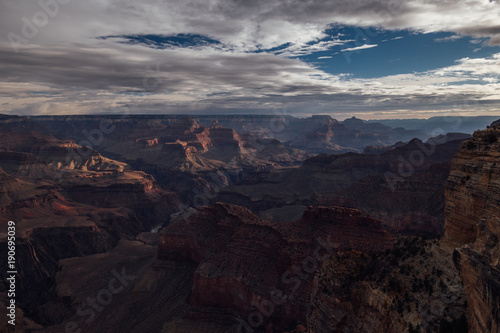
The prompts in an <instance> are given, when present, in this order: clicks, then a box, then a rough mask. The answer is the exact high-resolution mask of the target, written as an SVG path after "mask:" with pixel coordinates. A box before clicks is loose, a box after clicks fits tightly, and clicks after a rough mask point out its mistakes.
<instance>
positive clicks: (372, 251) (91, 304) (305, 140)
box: [0, 115, 500, 333]
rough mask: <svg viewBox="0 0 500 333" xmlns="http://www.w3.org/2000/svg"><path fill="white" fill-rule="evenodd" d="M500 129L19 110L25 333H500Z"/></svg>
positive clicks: (10, 147)
mask: <svg viewBox="0 0 500 333" xmlns="http://www.w3.org/2000/svg"><path fill="white" fill-rule="evenodd" d="M499 125H500V123H498V122H494V123H492V124H491V125H490V126H489V127H488V128H486V129H484V130H481V131H476V132H475V133H474V134H473V136H472V137H471V136H470V135H468V134H463V133H448V134H440V135H438V136H431V135H430V133H426V132H425V131H424V130H422V129H412V130H405V129H401V128H391V127H389V126H387V125H382V124H378V123H374V122H365V121H362V120H359V119H356V118H350V119H346V120H344V121H337V120H335V119H333V118H331V117H329V116H313V117H311V118H306V119H298V118H294V117H290V116H284V115H272V116H191V117H184V116H183V117H180V116H164V115H162V116H133V115H132V116H123V117H122V116H60V117H58V116H41V117H29V118H28V117H6V116H3V117H0V190H1V191H0V211H1V218H2V220H1V221H0V224H1V225H2V226H4V225H5V224H6V223H7V221H9V220H13V221H15V222H16V236H17V241H16V246H17V248H16V253H17V260H18V268H17V269H18V283H19V285H18V286H19V294H18V296H17V299H18V306H19V308H18V310H19V311H18V312H17V322H18V324H19V326H18V328H19V329H21V330H24V331H26V332H54V333H55V332H62V331H64V332H67V331H75V332H76V331H78V330H81V331H91V332H144V331H147V332H165V333H166V332H200V333H201V332H207V333H208V332H213V333H217V332H266V333H267V332H269V333H270V332H309V333H313V332H328V331H338V332H425V331H432V332H467V331H470V332H498V331H499V320H498V318H499V312H498V311H499V308H500V304H499V299H500V292H499V290H500V283H499V281H500V273H499V262H498V258H499V254H500V247H499V246H500V245H499V242H498V237H500V234H499V230H500V220H499V218H500V211H499V209H500V208H499V207H500V187H499V186H498V180H499V179H500V178H499V173H500V171H499V167H498V165H497V162H498V159H499V157H500V142H499V141H500V140H499V137H500V126H499ZM416 137H418V139H417V138H416ZM5 242H6V235H5V234H1V235H0V243H2V244H0V245H1V246H2V247H1V249H2V250H0V255H1V258H0V265H2V266H6V262H5V258H6V257H7V256H6V253H4V251H5V248H6V246H5ZM2 278H3V279H4V278H5V277H4V276H2ZM2 288H3V289H0V299H1V300H2V302H4V303H5V302H6V301H7V296H6V289H5V286H3V287H2ZM3 311H5V307H2V310H1V311H0V315H5V313H4V312H3ZM1 329H6V327H2V328H0V330H1Z"/></svg>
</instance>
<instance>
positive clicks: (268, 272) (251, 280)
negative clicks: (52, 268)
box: [158, 203, 393, 331]
mask: <svg viewBox="0 0 500 333" xmlns="http://www.w3.org/2000/svg"><path fill="white" fill-rule="evenodd" d="M392 242H393V236H392V235H390V234H389V233H387V232H386V231H384V230H383V229H382V227H381V224H380V221H377V220H374V219H371V218H368V217H366V216H363V215H362V214H361V212H360V211H358V210H355V209H345V208H339V207H337V208H326V207H318V208H316V209H313V208H312V207H311V208H309V209H307V210H306V211H305V212H304V214H303V217H302V218H301V219H299V220H297V221H295V222H292V223H288V224H282V223H277V222H274V221H270V220H265V219H261V218H259V217H258V216H256V215H254V214H253V213H251V212H250V211H248V210H247V209H246V208H243V207H240V206H235V205H229V204H224V203H217V204H215V205H213V206H209V207H201V208H198V210H197V211H196V212H195V213H194V214H192V215H190V216H189V217H187V218H186V219H183V218H182V217H179V218H178V219H177V220H175V221H173V223H172V224H171V225H169V226H168V227H166V228H165V229H163V230H162V235H161V239H160V244H159V246H158V260H159V263H158V265H159V267H162V264H161V263H162V262H170V261H177V262H195V263H196V264H198V268H197V269H196V271H195V272H194V279H193V287H192V293H191V297H190V304H191V306H194V307H197V308H200V307H201V308H217V309H232V310H236V311H238V312H239V313H240V314H241V315H243V316H244V317H245V318H246V317H247V316H249V315H250V314H251V313H252V312H253V311H256V309H259V308H260V307H261V306H262V305H263V304H265V306H266V307H267V308H268V310H269V311H270V312H271V313H268V314H267V315H266V314H265V313H264V312H263V314H260V315H259V316H263V315H264V316H265V317H266V318H265V319H264V318H263V319H262V323H260V324H259V326H260V325H262V327H266V328H267V329H268V330H269V329H271V328H272V329H274V330H278V331H279V330H283V329H289V328H291V327H294V325H296V324H297V323H298V322H299V323H300V322H302V323H304V322H305V317H304V314H305V311H306V309H307V306H308V303H309V295H310V292H311V282H312V278H313V275H314V274H313V272H314V270H315V269H316V268H317V267H319V266H318V265H319V264H320V263H321V261H322V260H323V259H324V258H325V256H326V257H327V254H328V253H332V252H333V251H337V250H339V249H346V248H355V249H360V250H363V251H367V252H376V251H381V250H384V249H387V248H389V247H390V246H391V244H392ZM299 277H300V278H299ZM301 279H302V280H301ZM278 291H279V292H278ZM276 293H278V294H280V295H281V297H282V300H281V301H279V302H278V301H276V303H273V300H275V299H274V298H273V297H275V296H276V295H275V294H276ZM283 295H286V297H283ZM271 305H272V310H270V308H269V306H271ZM262 311H264V310H262Z"/></svg>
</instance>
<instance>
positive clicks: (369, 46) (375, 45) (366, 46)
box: [341, 44, 378, 52]
mask: <svg viewBox="0 0 500 333" xmlns="http://www.w3.org/2000/svg"><path fill="white" fill-rule="evenodd" d="M377 46H378V45H377V44H365V45H361V46H355V47H348V48H346V49H342V50H341V52H352V51H359V50H365V49H371V48H373V47H377Z"/></svg>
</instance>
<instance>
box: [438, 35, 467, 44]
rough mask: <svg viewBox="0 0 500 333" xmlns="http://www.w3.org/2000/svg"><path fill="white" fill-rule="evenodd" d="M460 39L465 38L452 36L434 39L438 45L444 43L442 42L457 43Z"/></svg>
mask: <svg viewBox="0 0 500 333" xmlns="http://www.w3.org/2000/svg"><path fill="white" fill-rule="evenodd" d="M460 38H463V36H459V35H452V36H448V37H443V38H436V39H434V41H435V42H438V43H442V42H453V41H456V40H458V39H460Z"/></svg>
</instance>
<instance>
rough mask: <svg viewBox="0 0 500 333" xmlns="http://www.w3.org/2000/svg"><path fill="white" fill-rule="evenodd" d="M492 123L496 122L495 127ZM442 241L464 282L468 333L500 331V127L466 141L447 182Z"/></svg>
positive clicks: (493, 127) (484, 131) (478, 132)
mask: <svg viewBox="0 0 500 333" xmlns="http://www.w3.org/2000/svg"><path fill="white" fill-rule="evenodd" d="M495 125H497V126H495ZM445 229H446V231H445V236H446V240H447V241H448V242H450V243H451V244H454V245H455V246H461V247H459V248H457V249H456V250H455V252H454V255H453V260H454V262H455V265H456V266H457V268H458V270H459V272H460V276H461V278H462V280H463V283H464V287H465V291H466V293H467V301H468V308H469V315H468V317H469V325H470V330H471V332H500V261H499V258H500V243H499V238H500V126H498V124H495V123H493V124H492V126H491V127H490V128H488V129H486V130H482V131H477V132H475V133H474V135H473V138H472V139H470V140H467V141H465V142H464V143H463V144H462V147H461V149H460V151H459V153H458V154H457V155H456V156H455V158H454V159H453V163H452V167H451V174H450V177H449V178H448V181H447V183H446V224H445Z"/></svg>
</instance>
